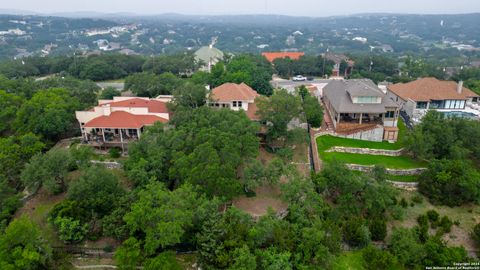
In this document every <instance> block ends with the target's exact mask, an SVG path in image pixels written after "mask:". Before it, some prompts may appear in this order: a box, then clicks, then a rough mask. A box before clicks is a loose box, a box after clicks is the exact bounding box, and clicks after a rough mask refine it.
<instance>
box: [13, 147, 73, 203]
mask: <svg viewBox="0 0 480 270" xmlns="http://www.w3.org/2000/svg"><path fill="white" fill-rule="evenodd" d="M70 164H71V157H70V153H69V152H68V151H67V150H63V149H52V150H50V151H48V152H47V153H45V154H37V155H35V156H34V157H32V159H31V160H30V162H29V163H28V164H26V165H25V169H24V170H23V171H22V175H21V179H22V182H23V184H24V185H25V186H26V187H27V188H29V189H30V190H37V189H38V188H40V187H42V186H44V187H45V188H46V189H47V190H48V191H49V192H50V193H52V194H57V193H60V192H62V191H64V190H65V188H66V186H65V179H66V177H67V173H68V171H69V166H70Z"/></svg>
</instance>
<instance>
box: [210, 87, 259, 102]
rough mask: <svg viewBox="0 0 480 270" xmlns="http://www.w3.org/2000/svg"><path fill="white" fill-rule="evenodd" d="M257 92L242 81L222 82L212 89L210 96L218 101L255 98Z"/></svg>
mask: <svg viewBox="0 0 480 270" xmlns="http://www.w3.org/2000/svg"><path fill="white" fill-rule="evenodd" d="M258 96H259V94H258V93H257V91H255V90H253V89H252V88H251V87H250V86H248V85H246V84H244V83H242V84H236V83H224V84H222V85H220V86H219V87H216V88H214V89H213V90H212V93H211V96H210V97H211V98H212V99H213V100H215V101H220V102H231V101H245V100H255V98H256V97H258Z"/></svg>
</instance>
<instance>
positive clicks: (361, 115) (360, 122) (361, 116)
mask: <svg viewBox="0 0 480 270" xmlns="http://www.w3.org/2000/svg"><path fill="white" fill-rule="evenodd" d="M362 118H363V113H361V114H360V121H359V122H358V123H359V124H360V125H361V124H362Z"/></svg>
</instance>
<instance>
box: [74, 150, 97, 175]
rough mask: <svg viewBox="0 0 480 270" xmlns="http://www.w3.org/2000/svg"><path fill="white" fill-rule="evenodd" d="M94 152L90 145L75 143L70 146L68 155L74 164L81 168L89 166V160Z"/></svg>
mask: <svg viewBox="0 0 480 270" xmlns="http://www.w3.org/2000/svg"><path fill="white" fill-rule="evenodd" d="M94 154H95V152H94V150H93V148H92V147H90V146H82V145H75V146H73V147H71V148H70V156H71V159H72V161H73V162H74V164H75V165H76V166H77V167H78V168H81V169H84V168H87V167H89V166H90V165H91V164H92V163H91V162H90V160H91V159H92V157H93V155H94Z"/></svg>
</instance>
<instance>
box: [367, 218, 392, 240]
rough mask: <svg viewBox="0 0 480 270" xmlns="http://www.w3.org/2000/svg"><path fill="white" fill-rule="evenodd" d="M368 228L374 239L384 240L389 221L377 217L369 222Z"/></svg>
mask: <svg viewBox="0 0 480 270" xmlns="http://www.w3.org/2000/svg"><path fill="white" fill-rule="evenodd" d="M368 229H369V231H370V233H371V234H372V240H373V241H383V239H385V237H386V236H387V223H386V222H385V219H384V218H376V219H373V220H371V221H370V222H369V224H368Z"/></svg>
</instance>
